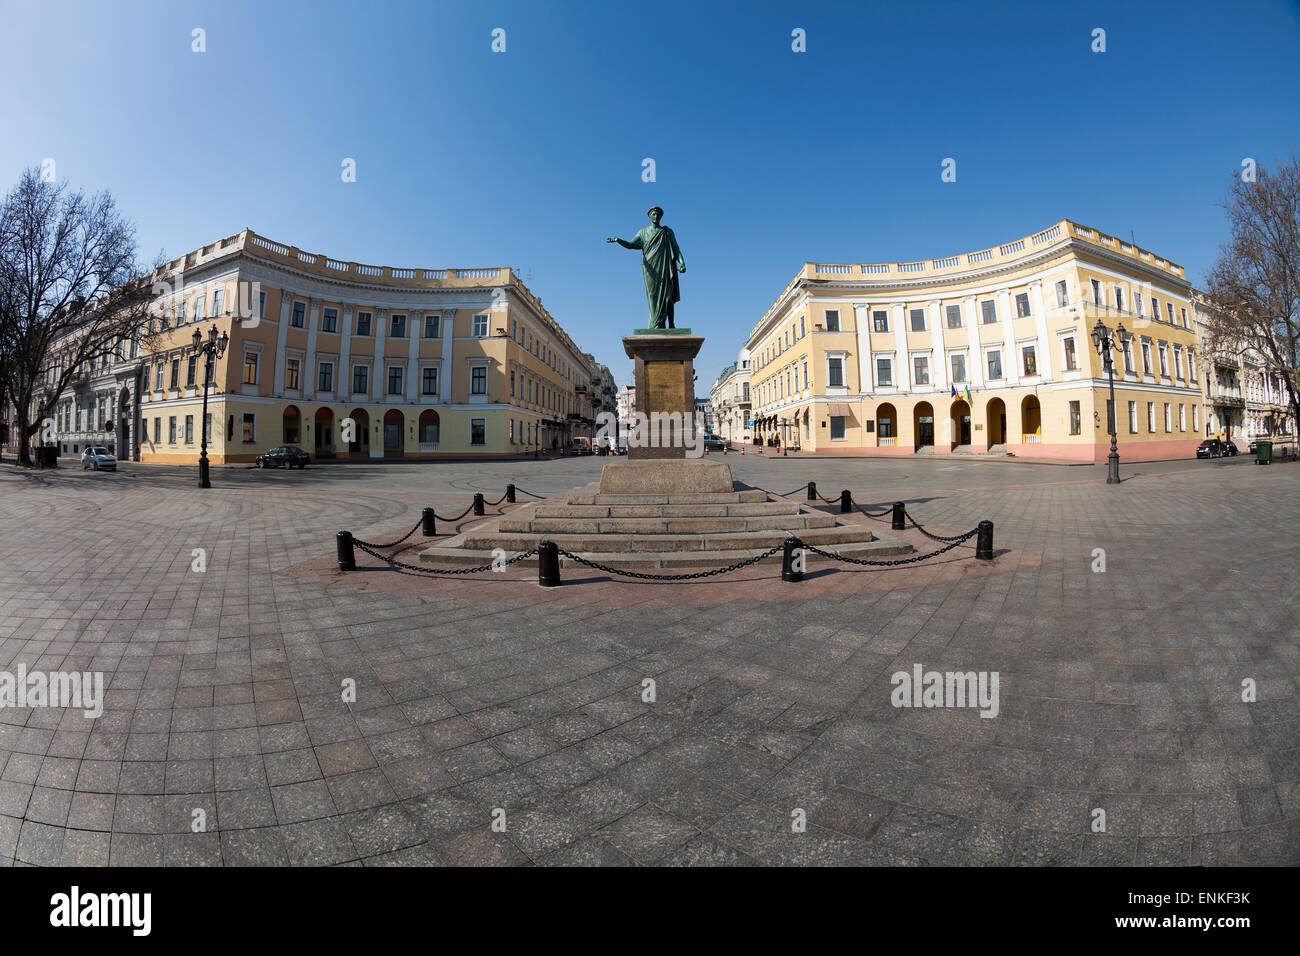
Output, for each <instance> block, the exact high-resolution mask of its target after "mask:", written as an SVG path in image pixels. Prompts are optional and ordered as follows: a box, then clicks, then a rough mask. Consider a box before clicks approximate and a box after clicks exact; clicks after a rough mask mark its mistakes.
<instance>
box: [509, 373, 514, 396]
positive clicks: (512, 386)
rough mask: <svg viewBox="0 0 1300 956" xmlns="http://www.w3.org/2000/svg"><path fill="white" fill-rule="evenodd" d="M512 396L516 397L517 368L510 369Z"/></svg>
mask: <svg viewBox="0 0 1300 956" xmlns="http://www.w3.org/2000/svg"><path fill="white" fill-rule="evenodd" d="M510 397H511V398H514V397H515V370H514V369H511V370H510Z"/></svg>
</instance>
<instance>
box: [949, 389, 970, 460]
mask: <svg viewBox="0 0 1300 956" xmlns="http://www.w3.org/2000/svg"><path fill="white" fill-rule="evenodd" d="M959 445H965V446H967V447H968V448H969V447H970V406H969V405H967V404H966V400H965V399H964V398H959V399H957V401H955V402H953V403H952V447H953V450H954V451H955V450H956V449H957V447H958V446H959Z"/></svg>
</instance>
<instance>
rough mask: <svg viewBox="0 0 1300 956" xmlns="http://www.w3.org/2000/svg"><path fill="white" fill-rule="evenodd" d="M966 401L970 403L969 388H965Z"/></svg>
mask: <svg viewBox="0 0 1300 956" xmlns="http://www.w3.org/2000/svg"><path fill="white" fill-rule="evenodd" d="M966 401H968V402H969V401H970V386H969V385H967V386H966Z"/></svg>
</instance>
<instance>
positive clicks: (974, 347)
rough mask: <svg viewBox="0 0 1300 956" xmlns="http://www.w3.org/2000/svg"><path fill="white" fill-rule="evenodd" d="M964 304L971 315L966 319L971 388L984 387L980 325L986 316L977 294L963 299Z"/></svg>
mask: <svg viewBox="0 0 1300 956" xmlns="http://www.w3.org/2000/svg"><path fill="white" fill-rule="evenodd" d="M962 304H963V305H965V307H966V314H967V315H968V316H969V318H968V319H967V320H966V342H967V343H968V345H969V347H970V354H969V355H967V356H966V377H967V378H968V379H970V387H971V388H973V389H974V388H983V387H984V359H983V356H982V355H981V354H980V330H979V326H980V324H981V323H982V322H983V321H984V317H983V316H982V315H980V313H979V303H978V302H976V301H975V296H973V295H970V296H967V297H966V298H964V299H962Z"/></svg>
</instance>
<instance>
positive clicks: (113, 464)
mask: <svg viewBox="0 0 1300 956" xmlns="http://www.w3.org/2000/svg"><path fill="white" fill-rule="evenodd" d="M87 468H94V469H95V470H96V471H117V459H116V458H114V457H113V455H112V453H111V452H110V451H109V450H108V449H107V448H102V447H100V446H98V445H97V446H95V447H93V448H87V449H86V450H85V451H83V452H82V453H81V470H82V471H85V470H86V469H87Z"/></svg>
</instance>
